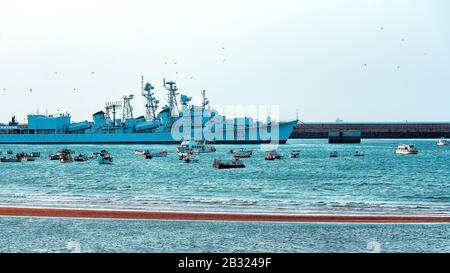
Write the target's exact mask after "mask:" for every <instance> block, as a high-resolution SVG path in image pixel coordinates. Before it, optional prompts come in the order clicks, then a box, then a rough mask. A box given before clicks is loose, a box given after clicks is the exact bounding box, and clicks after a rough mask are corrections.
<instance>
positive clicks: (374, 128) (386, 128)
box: [290, 122, 450, 138]
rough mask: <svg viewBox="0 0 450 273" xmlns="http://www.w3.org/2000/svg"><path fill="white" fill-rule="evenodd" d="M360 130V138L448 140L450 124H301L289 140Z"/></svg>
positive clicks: (323, 136)
mask: <svg viewBox="0 0 450 273" xmlns="http://www.w3.org/2000/svg"><path fill="white" fill-rule="evenodd" d="M348 130H360V131H361V138H440V137H446V138H450V122H448V123H445V122H440V123H438V122H436V123H409V122H408V123H407V122H404V123H302V124H299V125H297V127H296V128H295V129H294V131H293V132H292V134H291V136H290V138H328V133H329V132H330V131H348Z"/></svg>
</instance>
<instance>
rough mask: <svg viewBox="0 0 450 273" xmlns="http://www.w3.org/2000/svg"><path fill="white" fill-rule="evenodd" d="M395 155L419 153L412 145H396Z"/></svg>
mask: <svg viewBox="0 0 450 273" xmlns="http://www.w3.org/2000/svg"><path fill="white" fill-rule="evenodd" d="M395 153H396V154H403V155H415V154H418V153H419V151H418V150H417V148H416V146H415V145H413V144H400V145H398V147H397V149H395Z"/></svg>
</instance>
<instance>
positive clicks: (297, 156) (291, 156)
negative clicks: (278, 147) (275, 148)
mask: <svg viewBox="0 0 450 273" xmlns="http://www.w3.org/2000/svg"><path fill="white" fill-rule="evenodd" d="M289 157H290V158H299V157H300V151H297V150H293V151H292V152H291V153H290V154H289Z"/></svg>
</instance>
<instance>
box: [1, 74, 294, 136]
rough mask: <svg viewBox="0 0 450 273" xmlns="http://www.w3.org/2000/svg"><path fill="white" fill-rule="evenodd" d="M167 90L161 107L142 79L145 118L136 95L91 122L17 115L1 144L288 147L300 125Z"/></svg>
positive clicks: (114, 104) (108, 107)
mask: <svg viewBox="0 0 450 273" xmlns="http://www.w3.org/2000/svg"><path fill="white" fill-rule="evenodd" d="M163 86H164V88H165V89H166V90H167V93H168V103H167V105H164V106H163V107H161V109H158V108H159V101H158V100H157V99H156V97H155V93H154V91H153V90H154V87H153V86H152V84H151V83H146V84H144V80H143V77H142V78H141V95H142V96H144V97H145V99H146V104H145V109H146V110H145V115H143V116H138V117H134V116H133V107H132V105H131V100H132V99H133V95H128V96H123V98H122V99H123V100H122V101H117V102H108V103H106V106H105V108H104V110H101V111H98V112H96V113H94V114H93V116H92V117H93V120H92V121H82V122H72V121H71V116H70V114H68V113H66V114H58V115H48V114H45V115H43V114H30V115H28V116H27V123H24V124H19V123H18V122H17V121H16V119H15V117H14V116H13V117H12V119H11V121H10V122H9V123H8V124H0V144H179V143H181V142H182V141H185V140H187V139H190V140H194V141H203V142H205V141H208V142H212V143H215V144H260V143H277V144H284V143H286V141H287V139H288V138H289V136H290V135H291V133H292V131H293V129H294V127H295V126H296V124H297V120H291V121H286V122H279V121H277V122H275V121H271V120H270V118H268V120H267V121H266V122H260V121H255V120H253V119H252V118H250V117H241V118H233V119H227V118H226V117H225V116H222V115H220V114H219V113H218V111H216V110H214V109H212V108H211V106H210V102H209V100H208V99H207V98H206V93H205V91H204V90H203V91H202V103H201V105H199V106H196V105H191V99H192V98H191V97H188V96H186V95H180V94H179V93H178V88H177V85H176V83H175V82H173V81H170V82H166V81H165V80H164V81H163ZM179 95H180V96H179ZM178 101H179V103H178ZM158 110H159V111H158ZM120 111H122V116H121V118H119V117H118V115H119V114H120Z"/></svg>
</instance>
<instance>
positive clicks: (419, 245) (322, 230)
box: [0, 218, 450, 252]
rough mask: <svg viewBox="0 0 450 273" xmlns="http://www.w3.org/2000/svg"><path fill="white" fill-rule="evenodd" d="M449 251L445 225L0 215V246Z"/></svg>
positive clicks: (47, 249) (109, 249)
mask: <svg viewBox="0 0 450 273" xmlns="http://www.w3.org/2000/svg"><path fill="white" fill-rule="evenodd" d="M73 251H76V252H78V251H79V252H450V225H434V224H423V225H396V224H395V225H391V224H374V225H372V224H301V223H242V222H241V223H238V222H190V221H186V222H183V221H170V222H168V221H133V220H100V219H95V220H93V219H91V220H89V219H49V218H0V252H73Z"/></svg>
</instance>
